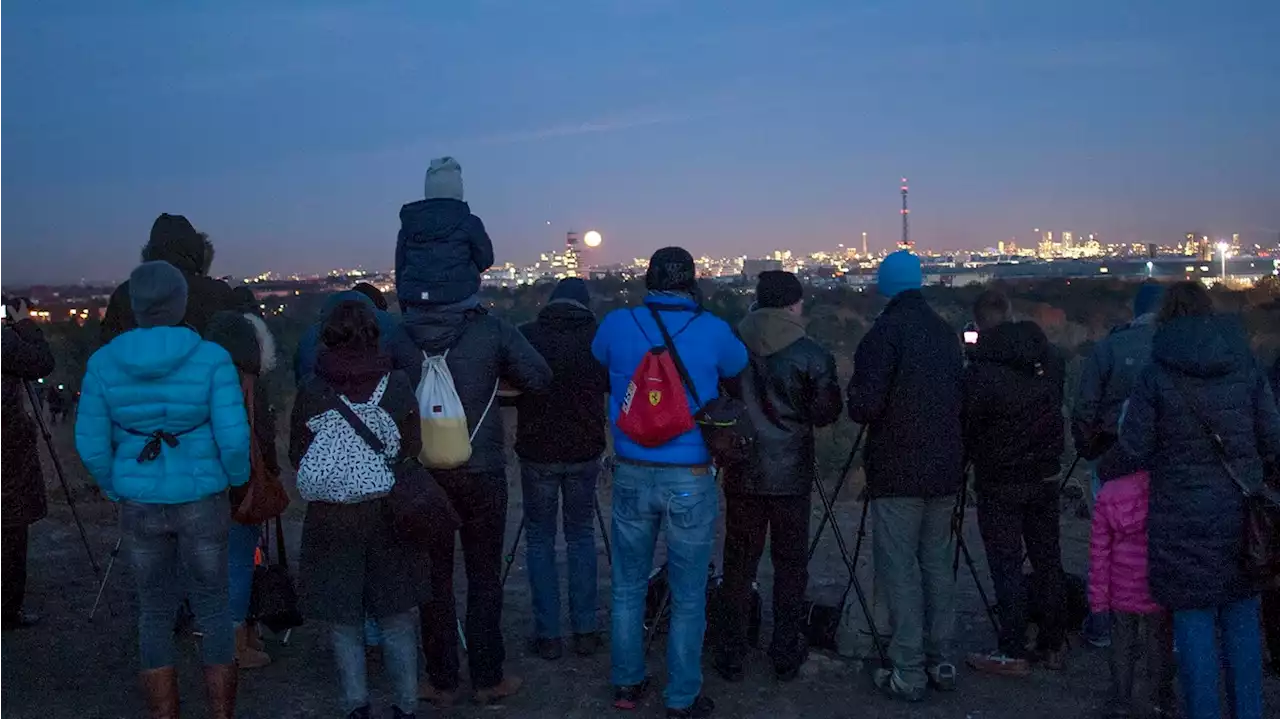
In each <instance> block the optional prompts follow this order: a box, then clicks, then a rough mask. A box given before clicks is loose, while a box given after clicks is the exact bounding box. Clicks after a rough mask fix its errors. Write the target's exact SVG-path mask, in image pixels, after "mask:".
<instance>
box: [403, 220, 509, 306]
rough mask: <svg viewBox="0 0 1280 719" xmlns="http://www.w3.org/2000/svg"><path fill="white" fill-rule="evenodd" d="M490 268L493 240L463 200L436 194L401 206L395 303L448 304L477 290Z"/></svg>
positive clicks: (465, 297)
mask: <svg viewBox="0 0 1280 719" xmlns="http://www.w3.org/2000/svg"><path fill="white" fill-rule="evenodd" d="M492 266H493V241H492V240H490V239H489V234H488V233H487V232H485V230H484V223H483V222H481V221H480V218H479V217H476V216H475V215H473V214H471V208H470V207H469V206H468V205H467V203H465V202H463V201H462V200H454V199H451V198H437V199H431V200H419V201H417V202H410V203H409V204H407V205H405V206H404V207H402V208H400V234H399V236H398V237H397V238H396V296H397V298H399V300H400V306H401V307H402V308H403V307H411V306H424V305H447V304H453V303H456V302H461V301H462V300H465V299H467V298H468V297H470V296H472V295H474V294H475V293H477V292H479V291H480V274H481V273H483V272H484V271H485V270H487V269H489V268H490V267H492Z"/></svg>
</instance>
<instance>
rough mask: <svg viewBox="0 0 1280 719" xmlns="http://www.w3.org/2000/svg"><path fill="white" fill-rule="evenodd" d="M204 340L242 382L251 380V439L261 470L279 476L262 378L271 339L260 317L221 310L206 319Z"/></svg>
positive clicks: (271, 353)
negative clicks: (223, 356) (223, 355)
mask: <svg viewBox="0 0 1280 719" xmlns="http://www.w3.org/2000/svg"><path fill="white" fill-rule="evenodd" d="M204 338H205V339H206V340H208V341H209V342H213V343H215V344H217V345H219V346H221V347H222V348H223V349H225V350H226V351H227V354H230V355H231V361H232V362H234V363H235V365H236V369H237V370H238V371H239V372H240V376H241V378H242V381H243V379H244V378H245V376H246V375H247V376H249V377H252V378H253V415H254V416H253V417H252V422H253V437H254V441H255V442H257V443H258V450H259V451H260V452H261V453H262V461H263V468H264V469H265V470H266V471H267V474H268V475H270V476H271V477H279V476H280V458H279V456H278V454H277V452H276V410H275V407H272V406H271V398H270V397H269V396H268V394H267V385H266V381H265V379H264V378H263V376H262V375H264V374H265V373H266V372H268V371H270V370H271V369H272V368H274V367H275V362H276V357H275V351H276V348H275V340H274V339H273V338H272V336H271V332H270V331H269V330H268V329H267V326H266V324H265V323H264V322H263V321H262V318H260V317H258V316H256V315H247V314H241V313H239V312H231V311H223V312H219V313H217V314H215V315H214V316H213V317H212V318H210V320H209V326H208V327H207V328H206V330H205V334H204Z"/></svg>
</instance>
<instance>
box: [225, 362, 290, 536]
mask: <svg viewBox="0 0 1280 719" xmlns="http://www.w3.org/2000/svg"><path fill="white" fill-rule="evenodd" d="M255 380H256V378H255V377H253V375H246V374H242V375H241V377H240V391H241V392H243V393H244V409H245V411H246V412H248V414H249V482H248V483H247V484H246V485H245V490H244V498H243V499H241V500H240V502H239V504H237V505H236V508H235V510H234V511H232V513H231V518H232V519H234V520H235V521H237V522H239V523H240V524H250V525H253V524H262V523H263V522H265V521H267V520H268V519H272V518H274V517H279V516H280V515H281V514H282V513H283V512H284V510H285V509H288V507H289V494H288V492H285V491H284V485H283V484H281V483H280V479H279V478H278V477H272V476H271V475H270V474H269V473H268V472H267V468H266V464H265V462H263V458H262V448H261V447H260V446H258V436H257V434H256V433H255V432H254V426H253V420H254V417H255V412H254V410H255V406H254V399H253V395H254V383H255Z"/></svg>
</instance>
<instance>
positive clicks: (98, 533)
mask: <svg viewBox="0 0 1280 719" xmlns="http://www.w3.org/2000/svg"><path fill="white" fill-rule="evenodd" d="M57 441H58V444H59V448H60V451H59V454H60V456H61V457H62V458H63V459H64V462H65V464H66V465H67V472H68V475H69V476H70V480H71V484H72V485H73V486H74V487H75V488H77V489H78V490H79V491H78V492H77V494H79V495H80V497H79V501H78V502H77V506H78V507H79V509H80V513H81V516H82V517H83V518H84V520H85V523H86V525H87V528H88V532H89V539H90V543H91V545H92V547H93V549H94V551H95V553H96V554H97V556H98V558H99V561H100V562H101V563H102V565H103V566H104V567H105V566H106V563H107V561H108V559H109V553H110V550H111V548H112V546H113V545H114V544H115V542H116V539H117V536H118V532H117V529H116V524H115V522H116V518H115V508H114V507H113V506H112V505H111V504H110V503H108V502H105V501H101V500H97V499H94V498H93V497H92V494H91V493H90V492H88V491H87V490H85V489H84V487H85V480H84V477H83V471H82V470H81V468H80V467H79V463H78V462H77V461H76V460H75V459H74V456H75V455H74V452H73V451H72V448H71V445H70V432H69V430H68V429H67V428H60V429H59V431H58V438H57ZM47 465H48V462H47V460H46V466H47ZM48 473H49V477H50V486H51V489H54V488H56V486H57V485H56V483H55V482H54V481H53V474H52V471H51V468H50V469H49V472H48ZM516 476H517V475H516V470H515V469H514V468H513V470H512V472H511V487H512V492H511V505H510V511H509V513H508V521H507V527H508V529H507V542H508V546H509V543H510V541H511V539H512V537H514V535H515V531H516V527H517V525H518V523H519V521H520V508H521V500H520V491H519V487H520V485H519V482H518V481H517V479H516ZM607 493H608V488H607V487H604V488H602V498H603V501H602V504H603V507H604V511H605V512H606V515H607V512H608V501H607ZM845 494H846V496H845V497H842V499H841V501H840V502H839V503H838V506H837V514H838V515H839V524H840V527H841V530H842V531H843V532H845V536H846V537H848V539H849V542H850V545H852V541H853V533H854V529H855V525H856V522H857V518H858V511H859V509H860V506H861V505H859V504H858V503H857V502H856V501H855V500H854V499H853V493H852V492H846V493H845ZM51 500H52V501H51V507H52V513H51V516H50V518H49V519H47V520H45V521H43V522H40V523H39V524H36V525H34V526H33V527H32V530H31V545H32V546H31V560H30V580H29V588H28V598H27V606H28V607H29V608H30V609H31V610H33V611H35V612H37V613H39V614H41V615H42V617H43V622H42V623H41V624H40V625H39V626H38V627H36V628H33V629H28V630H23V631H12V632H5V633H4V637H3V645H2V647H3V661H2V663H0V664H2V666H0V669H2V679H3V682H2V685H0V689H2V701H3V706H2V711H3V715H4V717H5V718H6V719H25V718H27V717H30V718H32V719H34V718H35V717H78V718H93V719H99V718H100V719H106V718H108V717H110V718H114V717H139V716H144V709H143V706H142V702H141V700H140V697H139V695H138V692H137V691H136V683H135V678H134V677H135V668H136V637H135V624H134V622H135V608H134V604H133V599H132V593H131V579H130V577H129V575H128V571H127V569H126V567H124V566H123V563H122V562H117V563H116V565H115V567H114V569H113V570H112V572H111V576H110V580H109V582H108V584H107V588H106V591H105V595H104V601H103V607H102V609H100V610H99V615H98V617H97V618H96V619H95V620H94V621H93V622H90V621H89V620H88V619H87V614H88V611H89V608H90V606H91V605H92V604H93V600H94V596H95V593H96V591H97V587H98V585H97V582H96V580H95V578H94V575H93V572H92V570H91V569H90V566H89V564H88V561H87V559H86V557H85V552H84V548H83V547H82V546H81V543H80V539H79V537H78V535H77V531H76V528H75V525H74V523H73V522H72V521H71V515H70V512H69V511H68V510H67V507H66V502H65V500H64V499H63V496H62V493H61V490H60V489H57V490H56V491H55V492H54V493H53V494H52V495H51ZM814 505H815V506H814V514H813V521H812V526H814V527H816V525H817V520H818V519H819V517H820V516H821V509H820V508H819V507H818V502H817V501H816V497H815V502H814ZM302 509H303V508H302V506H301V504H300V503H295V505H294V507H292V508H291V510H290V512H289V515H288V520H289V521H288V522H287V528H288V531H289V538H290V543H291V545H292V547H294V548H296V546H297V541H298V538H299V537H298V535H299V532H300V531H301V516H302ZM607 519H608V518H607V516H606V522H607ZM967 525H968V528H969V531H967V532H966V535H968V539H969V543H970V545H971V547H972V549H973V550H974V553H975V556H976V558H977V561H978V565H979V568H980V573H981V575H982V581H983V582H987V581H988V580H987V577H986V575H985V562H984V561H983V557H982V551H981V542H980V541H979V539H978V538H977V532H976V526H974V521H973V517H972V514H970V516H969V519H968V522H967ZM1086 532H1087V526H1086V522H1085V521H1084V520H1081V519H1078V518H1076V517H1075V516H1074V513H1072V512H1066V513H1064V516H1063V555H1064V563H1065V565H1066V568H1067V569H1068V570H1069V571H1074V572H1080V571H1082V569H1083V566H1084V561H1085V554H1086ZM825 536H826V538H825V539H824V541H823V544H822V548H821V550H820V552H819V556H818V557H817V558H816V559H815V561H814V564H813V565H812V567H811V573H812V578H811V588H812V592H813V594H814V595H815V596H823V597H831V596H838V594H839V591H840V589H841V588H842V586H843V581H844V579H843V577H845V576H847V575H845V573H844V568H843V566H842V565H841V562H840V559H839V554H838V552H837V550H836V546H835V542H834V541H831V535H830V533H829V531H828V533H827V534H826V535H825ZM597 547H598V548H599V553H600V573H601V574H600V576H601V582H602V585H604V586H603V587H602V592H601V594H600V601H601V607H600V619H601V626H602V627H605V628H607V627H608V603H609V594H608V590H607V584H608V577H609V575H608V568H607V564H606V562H605V556H604V550H603V544H602V543H600V542H599V541H597ZM869 554H870V552H869V551H867V548H864V550H863V557H862V559H861V564H865V563H866V562H868V561H869V560H868V557H869ZM295 556H296V550H295ZM561 561H562V562H563V553H562V554H561ZM458 567H459V579H458V582H457V586H458V588H459V589H458V591H459V595H460V597H461V596H462V595H463V594H464V593H465V581H464V580H463V579H462V577H461V559H460V558H459V561H458ZM562 574H563V569H562ZM562 581H563V580H562ZM770 582H771V571H770V568H769V565H768V560H767V559H766V560H765V561H764V562H763V563H762V566H761V576H760V584H761V587H762V590H763V594H764V596H765V605H766V606H765V622H766V636H767V625H768V623H769V618H768V617H769V609H768V604H769V600H768V597H769V587H770ZM987 586H990V585H989V583H988V585H987ZM958 593H959V615H958V618H957V628H956V639H957V654H958V658H959V656H962V655H963V652H965V651H969V650H975V649H980V648H983V647H985V646H990V645H991V644H992V639H993V638H992V636H991V629H990V626H989V624H988V623H987V619H986V616H985V614H984V612H983V610H982V605H981V603H980V600H979V598H978V594H977V592H976V591H975V588H974V582H973V579H972V578H971V577H970V576H969V575H968V573H967V572H964V571H963V569H962V573H961V575H960V580H959V584H958ZM503 623H504V627H505V632H504V634H505V636H506V638H507V657H508V661H507V665H506V669H507V672H508V673H510V674H515V675H518V676H520V677H523V678H524V680H525V689H524V691H522V692H521V693H520V694H519V695H518V696H516V697H514V698H512V699H510V700H508V701H507V702H506V703H505V704H504V705H502V706H498V707H487V708H479V707H474V706H472V705H469V704H463V705H460V706H459V707H457V708H455V709H453V710H450V711H448V712H436V711H435V710H434V709H431V708H429V707H427V705H425V704H424V705H423V706H422V708H421V709H420V711H419V716H447V717H459V718H463V717H495V716H498V717H500V716H510V717H530V718H542V717H546V718H548V719H549V718H551V717H565V718H579V717H581V718H586V717H603V716H610V715H614V714H618V715H620V716H621V715H622V714H621V713H617V712H615V711H614V710H613V709H612V708H611V706H610V700H611V691H610V687H609V686H608V667H609V659H608V651H607V649H606V650H604V651H601V652H600V653H599V654H597V655H596V656H595V657H591V658H586V659H583V658H579V657H576V656H573V655H572V654H570V655H568V656H566V657H565V658H564V659H561V660H560V661H558V662H553V663H548V662H545V661H542V660H541V659H539V658H537V657H535V656H533V655H531V654H530V653H529V651H528V650H527V649H526V647H525V639H524V638H525V637H526V636H527V635H528V634H529V632H530V631H531V625H532V619H531V614H530V605H529V589H528V582H527V579H526V575H525V567H524V557H523V551H521V552H520V553H518V554H517V558H516V562H515V566H514V569H513V572H512V575H511V578H510V581H509V582H508V583H507V588H506V602H505V607H504V612H503ZM325 637H326V634H325V632H324V631H323V627H321V626H319V625H317V624H315V623H309V624H307V625H305V626H303V627H301V628H299V629H297V630H295V631H294V632H293V635H292V638H291V641H290V642H289V644H288V646H282V645H281V644H280V643H279V640H278V638H276V637H268V638H267V644H268V651H269V652H270V654H271V655H272V657H273V658H274V661H273V663H272V664H271V666H269V667H267V668H265V669H261V670H258V671H254V672H245V673H242V674H241V684H240V701H239V706H240V707H241V709H240V716H241V717H245V718H257V719H268V718H276V717H280V718H289V719H293V718H303V717H305V718H312V717H335V716H338V715H339V709H338V707H337V701H336V700H337V691H336V687H335V672H334V669H333V666H332V661H331V659H330V655H329V650H328V643H327V641H325ZM663 655H664V652H663V648H662V640H661V639H659V645H658V646H657V647H655V650H654V651H653V652H652V653H651V655H650V657H649V665H650V669H651V671H652V672H653V674H654V675H655V676H656V677H659V678H661V677H664V676H665V674H664V669H663ZM181 656H182V676H183V685H182V688H183V697H184V700H183V706H184V716H193V717H198V716H205V715H206V714H205V711H206V710H205V705H204V700H203V694H202V691H201V689H200V686H199V684H198V682H197V677H198V676H199V671H198V667H197V662H196V655H195V652H194V645H193V644H192V643H191V642H190V641H186V642H184V643H183V644H182V645H181ZM957 663H958V664H960V662H957ZM464 666H465V664H464ZM705 676H706V682H705V691H706V693H707V694H708V695H710V696H711V697H713V698H714V699H715V700H716V702H717V710H716V716H718V717H741V718H743V719H746V718H762V719H763V718H767V719H789V718H791V717H805V718H806V719H821V718H825V717H833V718H834V717H848V716H865V717H961V718H964V719H1003V718H1006V717H1008V718H1010V719H1025V718H1026V717H1029V716H1031V717H1045V718H1046V719H1057V718H1063V719H1065V718H1067V717H1072V718H1075V717H1091V716H1097V715H1098V709H1099V707H1100V706H1101V704H1102V702H1103V700H1104V699H1105V693H1106V686H1107V680H1106V654H1105V652H1103V651H1100V650H1095V649H1092V648H1089V647H1088V646H1087V645H1084V644H1083V643H1082V642H1080V641H1079V640H1078V638H1076V637H1074V636H1073V650H1072V652H1071V655H1070V658H1069V665H1068V668H1067V670H1066V671H1064V672H1058V673H1050V672H1045V671H1039V670H1037V671H1036V672H1035V673H1034V674H1033V676H1031V677H1030V678H1028V679H1022V680H1017V679H1003V678H993V677H985V676H979V675H975V674H973V673H971V672H968V671H966V670H965V668H964V667H963V666H961V674H960V688H959V691H957V692H955V693H953V694H933V695H931V696H930V697H929V699H928V700H927V701H926V702H924V703H922V704H918V705H904V704H901V703H897V702H894V701H891V700H888V699H886V698H883V697H881V696H880V695H878V694H877V693H876V692H875V691H874V690H873V689H872V688H871V686H870V682H869V679H868V678H867V675H866V674H865V672H863V671H862V669H861V667H860V666H859V663H857V662H852V661H849V660H846V659H844V658H841V657H839V656H836V655H832V654H826V653H820V652H815V653H814V654H813V656H812V658H811V660H810V662H809V664H808V665H806V667H805V668H804V670H803V672H802V675H801V677H800V678H799V679H797V680H796V681H795V682H792V683H789V684H780V683H778V682H777V681H776V680H775V679H774V678H773V676H772V672H771V670H770V666H769V663H768V661H767V659H766V658H765V657H764V654H763V652H762V651H760V652H755V653H754V654H753V655H752V656H751V657H750V660H749V663H748V667H747V679H746V681H744V682H742V683H740V684H727V683H726V682H724V681H722V680H721V679H720V678H719V676H718V675H717V674H715V672H714V671H712V670H711V669H710V665H709V663H708V664H707V670H706V674H705ZM370 683H371V686H372V688H373V690H374V700H375V706H376V707H386V706H387V702H386V699H387V695H386V690H387V688H388V684H387V681H386V678H385V677H384V676H382V675H381V673H380V672H379V667H378V666H377V665H373V666H371V668H370ZM1266 692H1267V700H1268V706H1269V707H1270V708H1271V709H1272V710H1273V711H1275V710H1276V708H1277V707H1280V682H1277V681H1275V680H1268V683H1267V686H1266ZM635 715H636V716H640V717H644V716H662V715H663V714H662V699H661V695H660V692H654V693H652V694H651V695H650V697H649V699H648V701H647V703H646V705H645V706H643V707H642V708H641V709H640V710H639V711H638V712H636V713H635ZM1273 716H1274V714H1273Z"/></svg>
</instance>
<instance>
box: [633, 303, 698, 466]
mask: <svg viewBox="0 0 1280 719" xmlns="http://www.w3.org/2000/svg"><path fill="white" fill-rule="evenodd" d="M631 319H633V320H635V323H636V326H637V327H639V328H640V334H642V335H644V336H645V339H646V340H648V339H649V336H648V335H647V334H645V331H644V327H641V326H640V320H639V319H637V318H636V316H635V311H634V310H633V311H632V313H631ZM693 428H694V423H693V413H692V412H690V411H689V400H688V399H687V398H686V397H685V391H684V383H683V381H682V380H681V379H680V371H679V370H678V369H677V368H676V363H675V360H674V359H673V358H672V354H671V352H669V351H668V350H667V347H666V345H665V344H662V345H659V346H657V347H652V348H650V349H649V351H648V352H647V353H645V355H644V358H643V359H641V360H640V365H639V366H638V367H636V371H635V373H634V374H632V375H631V383H630V384H628V385H627V394H626V396H625V397H624V398H623V400H622V411H621V412H619V413H618V429H619V430H621V431H622V433H623V434H625V435H627V436H628V437H630V438H631V440H632V441H634V442H635V443H636V444H638V445H640V446H641V447H660V446H662V445H664V444H666V443H667V442H670V441H671V440H673V439H675V438H676V437H679V436H680V435H682V434H684V433H685V432H688V431H689V430H691V429H693Z"/></svg>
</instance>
